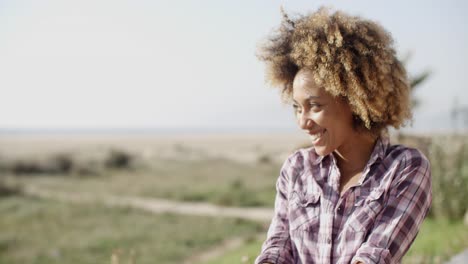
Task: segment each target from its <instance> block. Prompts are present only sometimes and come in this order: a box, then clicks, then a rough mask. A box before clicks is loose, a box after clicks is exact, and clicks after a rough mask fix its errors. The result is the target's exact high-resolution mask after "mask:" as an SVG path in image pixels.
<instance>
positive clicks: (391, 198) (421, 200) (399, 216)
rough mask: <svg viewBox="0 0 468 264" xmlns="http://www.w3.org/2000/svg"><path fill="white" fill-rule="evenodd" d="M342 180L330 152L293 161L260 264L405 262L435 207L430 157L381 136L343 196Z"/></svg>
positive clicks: (280, 186) (307, 153)
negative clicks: (351, 185) (394, 143)
mask: <svg viewBox="0 0 468 264" xmlns="http://www.w3.org/2000/svg"><path fill="white" fill-rule="evenodd" d="M339 179H340V172H339V170H338V167H337V164H336V160H335V158H334V156H333V155H332V154H330V155H327V156H318V155H317V154H316V153H315V151H314V149H313V147H311V148H304V149H300V150H298V151H296V152H295V153H293V154H292V155H290V156H289V157H288V159H287V160H286V161H285V162H284V164H283V166H282V168H281V173H280V176H279V178H278V181H277V182H276V190H277V194H276V200H275V213H274V216H273V219H272V221H271V225H270V228H269V230H268V235H267V238H266V240H265V242H264V243H263V246H262V251H261V254H260V255H259V256H258V257H257V259H256V261H255V263H275V264H280V263H281V264H286V263H320V264H325V263H343V264H344V263H346V264H348V263H352V264H354V263H357V262H359V261H360V262H363V263H366V264H367V263H400V261H401V258H402V257H403V255H404V254H405V253H406V251H407V250H408V249H409V247H410V245H411V244H412V242H413V241H414V239H415V237H416V235H417V233H418V230H419V226H420V225H421V223H422V221H423V220H424V218H425V217H426V214H427V212H428V210H429V207H430V205H431V200H432V190H431V172H430V165H429V161H428V160H427V158H426V157H425V156H424V155H423V154H422V153H421V152H420V151H418V150H416V149H413V148H407V147H404V146H401V145H390V144H389V140H388V138H387V137H381V138H379V140H377V142H376V144H375V146H374V149H373V152H372V154H371V156H370V159H369V161H368V163H367V165H366V167H365V168H364V171H363V173H362V176H361V178H360V179H359V181H358V183H357V184H356V185H354V186H353V187H351V188H349V189H348V190H347V191H346V192H345V193H344V194H343V196H342V197H340V194H339V182H340V180H339Z"/></svg>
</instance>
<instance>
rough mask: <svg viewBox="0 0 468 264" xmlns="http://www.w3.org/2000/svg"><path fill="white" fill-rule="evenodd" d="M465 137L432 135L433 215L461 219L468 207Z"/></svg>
mask: <svg viewBox="0 0 468 264" xmlns="http://www.w3.org/2000/svg"><path fill="white" fill-rule="evenodd" d="M467 138H468V137H466V136H464V137H448V136H445V137H438V138H434V140H433V142H432V144H431V148H430V151H429V159H430V162H431V169H432V192H433V200H432V208H431V215H432V216H434V217H436V218H446V219H450V220H462V219H463V216H464V214H465V213H466V212H467V211H468V203H467V201H468V163H467V161H468V142H467V141H468V140H467Z"/></svg>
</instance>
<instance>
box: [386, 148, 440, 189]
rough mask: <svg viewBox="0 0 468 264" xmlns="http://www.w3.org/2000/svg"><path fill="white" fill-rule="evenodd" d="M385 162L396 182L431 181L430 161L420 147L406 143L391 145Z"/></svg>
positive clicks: (420, 182)
mask: <svg viewBox="0 0 468 264" xmlns="http://www.w3.org/2000/svg"><path fill="white" fill-rule="evenodd" d="M384 164H385V165H386V167H387V169H389V170H390V171H391V172H392V174H393V176H394V177H393V182H394V184H398V183H401V182H403V181H405V182H418V183H419V184H423V182H426V183H430V177H431V166H430V162H429V159H428V158H427V157H426V156H425V155H424V154H423V153H422V152H421V151H420V150H419V149H416V148H411V147H407V146H405V145H391V146H389V148H388V149H387V154H386V156H385V160H384Z"/></svg>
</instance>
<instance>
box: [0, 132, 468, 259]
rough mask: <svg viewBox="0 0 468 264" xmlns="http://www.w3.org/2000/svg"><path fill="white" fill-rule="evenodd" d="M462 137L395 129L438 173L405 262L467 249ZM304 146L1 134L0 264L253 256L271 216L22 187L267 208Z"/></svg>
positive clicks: (466, 145) (268, 139) (241, 139)
mask: <svg viewBox="0 0 468 264" xmlns="http://www.w3.org/2000/svg"><path fill="white" fill-rule="evenodd" d="M467 138H468V137H467V136H466V135H458V136H437V137H436V136H408V135H400V136H393V139H392V142H397V141H398V142H402V143H404V144H407V145H410V146H416V147H418V148H420V149H422V150H423V151H424V152H425V153H426V155H427V156H428V157H429V158H430V159H431V163H432V170H433V182H434V206H433V210H432V211H431V218H432V219H430V220H429V221H428V222H427V223H426V224H425V227H424V228H423V230H422V232H421V234H420V236H419V237H418V239H417V240H416V242H415V244H414V245H413V247H412V248H411V251H410V258H407V260H415V261H416V262H414V263H441V261H443V260H444V259H447V258H448V257H449V256H450V255H452V254H454V253H456V252H459V251H460V250H462V249H463V248H467V247H468V240H467V239H466V237H467V235H468V233H467V230H468V228H466V226H464V225H463V224H462V221H461V217H462V216H463V213H464V212H466V210H467V205H466V199H468V198H467V196H466V195H467V193H468V192H467V191H466V190H467V189H468V163H467V160H468V141H467ZM307 142H308V139H307V136H305V135H302V134H300V133H298V134H269V135H255V134H244V135H239V134H219V135H215V134H212V135H208V134H194V135H161V136H156V135H148V134H141V135H136V134H135V135H131V134H115V135H104V134H100V135H72V134H68V135H52V134H43V135H2V136H1V137H0V214H1V215H2V218H1V220H0V230H2V232H0V263H13V264H15V263H106V261H107V262H108V263H111V261H113V262H112V263H113V264H114V263H118V261H117V260H118V259H120V260H121V262H120V263H122V262H124V261H125V262H124V263H154V259H158V262H157V263H163V264H164V263H192V262H187V261H190V260H193V259H197V258H193V256H197V255H203V253H204V252H207V251H208V252H210V251H212V250H213V249H216V247H217V246H219V244H220V242H222V241H225V242H226V241H230V240H232V239H239V238H240V239H241V241H245V243H243V246H241V247H238V248H237V249H230V250H228V251H227V252H225V254H224V255H223V254H221V255H220V254H217V256H218V257H217V258H216V259H213V260H211V261H210V260H206V261H208V262H209V263H241V262H242V260H245V261H246V262H244V263H250V262H251V261H252V258H253V257H254V256H255V254H256V253H257V252H258V251H259V250H260V248H259V247H260V243H261V241H260V240H258V234H266V229H265V228H266V227H267V224H268V223H267V222H262V223H254V222H251V221H246V220H239V219H236V218H232V219H231V218H217V217H208V216H190V215H179V214H149V213H148V212H144V211H141V210H137V209H132V208H125V207H123V208H122V207H112V208H109V207H106V206H104V205H103V204H96V203H84V204H70V203H68V202H66V201H60V200H57V199H39V198H38V197H32V196H31V195H26V192H22V190H24V188H25V187H27V186H34V187H35V188H39V189H41V190H46V191H47V190H48V191H55V192H62V193H69V194H83V195H94V194H99V195H104V196H105V195H112V196H132V197H142V198H163V199H170V200H174V201H180V202H202V203H207V204H215V205H219V206H238V207H254V208H255V207H267V208H272V206H273V202H274V200H273V199H274V195H275V188H274V186H275V181H276V179H277V177H278V174H279V169H280V166H281V164H282V162H283V161H284V160H285V159H286V157H287V156H288V155H289V154H290V153H291V152H293V151H294V150H296V149H297V148H299V147H302V146H305V145H306V144H307ZM194 227H195V228H194ZM3 230H6V231H3ZM46 241H47V242H46ZM454 243H455V244H454ZM217 250H218V249H217ZM112 259H113V260H112ZM249 261H250V262H249ZM407 262H408V263H412V262H411V261H407ZM199 263H204V262H199Z"/></svg>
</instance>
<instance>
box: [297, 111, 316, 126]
mask: <svg viewBox="0 0 468 264" xmlns="http://www.w3.org/2000/svg"><path fill="white" fill-rule="evenodd" d="M297 118H298V122H299V127H300V128H301V129H309V128H311V127H312V125H313V123H314V122H313V121H312V119H310V117H309V116H308V115H306V114H298V116H297Z"/></svg>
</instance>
